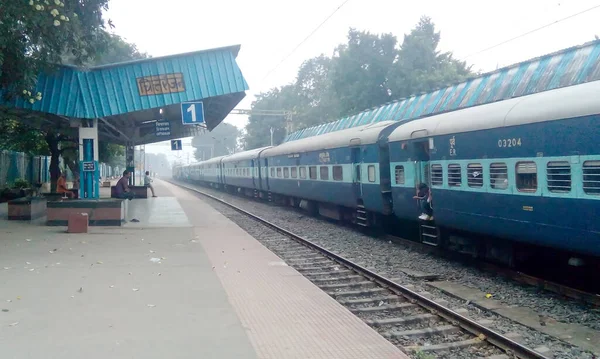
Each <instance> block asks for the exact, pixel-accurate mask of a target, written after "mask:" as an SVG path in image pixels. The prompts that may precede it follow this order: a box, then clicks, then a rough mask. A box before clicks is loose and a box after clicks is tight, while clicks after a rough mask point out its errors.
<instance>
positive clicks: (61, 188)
mask: <svg viewBox="0 0 600 359" xmlns="http://www.w3.org/2000/svg"><path fill="white" fill-rule="evenodd" d="M56 193H62V194H63V197H65V196H68V197H69V198H73V192H71V191H69V189H68V188H67V175H66V174H65V173H64V172H61V174H60V177H58V180H57V181H56Z"/></svg>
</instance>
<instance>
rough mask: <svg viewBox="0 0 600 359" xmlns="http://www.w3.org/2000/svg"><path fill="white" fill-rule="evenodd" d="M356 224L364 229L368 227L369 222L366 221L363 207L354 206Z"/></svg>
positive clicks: (365, 212)
mask: <svg viewBox="0 0 600 359" xmlns="http://www.w3.org/2000/svg"><path fill="white" fill-rule="evenodd" d="M356 224H358V225H359V226H364V227H367V226H368V225H369V220H368V219H367V211H366V210H365V206H363V205H361V204H359V205H358V206H356Z"/></svg>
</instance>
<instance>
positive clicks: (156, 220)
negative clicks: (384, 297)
mask: <svg viewBox="0 0 600 359" xmlns="http://www.w3.org/2000/svg"><path fill="white" fill-rule="evenodd" d="M155 189H156V192H157V195H158V196H159V197H158V198H148V199H136V200H133V201H131V202H130V204H129V208H128V212H129V213H128V218H132V217H135V218H136V219H137V220H138V221H139V222H128V223H126V224H125V225H124V226H121V227H90V228H89V233H87V234H69V233H66V232H65V228H63V227H47V226H45V225H43V223H40V224H36V223H22V222H15V221H7V220H6V219H5V217H4V216H2V217H0V309H1V310H2V311H1V312H0V356H1V357H2V358H58V357H60V358H90V359H93V358H144V359H150V358H241V359H243V358H248V359H250V358H277V359H280V358H328V359H333V358H386V359H388V358H407V356H406V355H405V354H403V353H402V352H401V351H400V350H399V349H398V348H397V347H395V346H394V345H392V344H391V343H389V342H388V341H387V340H385V339H384V338H383V337H381V336H380V335H379V334H378V333H377V332H375V331H374V330H373V329H371V328H370V327H368V326H367V325H366V324H364V323H363V322H362V321H361V320H360V319H358V318H356V317H355V316H354V315H353V314H352V313H350V312H349V311H348V310H347V309H346V308H344V307H343V306H341V305H340V304H338V303H337V302H336V301H335V300H334V299H333V298H331V297H329V296H328V295H327V294H326V293H324V292H322V291H321V290H320V289H319V288H317V287H316V286H315V285H313V284H312V283H311V282H310V281H309V280H308V279H306V278H304V277H303V276H302V275H300V274H299V273H298V272H297V271H295V270H294V269H292V268H290V267H288V266H286V265H285V263H283V262H282V260H281V259H280V258H279V257H277V256H276V255H275V254H273V253H272V252H270V251H269V250H267V249H266V248H265V247H264V246H262V244H260V243H259V242H258V241H257V240H255V239H254V238H252V237H251V236H250V235H249V234H247V233H246V232H245V231H243V230H242V229H241V228H239V227H238V226H237V225H235V224H234V223H233V222H231V221H230V220H228V219H227V218H226V217H224V216H223V215H222V214H220V213H219V212H217V211H216V210H214V209H213V208H212V207H210V206H209V205H208V204H207V203H205V202H204V201H202V200H201V199H200V198H198V197H196V196H194V195H192V194H190V193H189V192H187V191H185V190H183V189H180V188H178V187H176V186H174V185H171V184H169V183H166V182H162V181H155ZM0 212H1V209H0ZM0 214H2V213H0Z"/></svg>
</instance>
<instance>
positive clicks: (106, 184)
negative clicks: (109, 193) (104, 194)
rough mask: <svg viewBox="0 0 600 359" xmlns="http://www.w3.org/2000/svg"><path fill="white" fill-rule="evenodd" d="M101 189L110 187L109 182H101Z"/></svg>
mask: <svg viewBox="0 0 600 359" xmlns="http://www.w3.org/2000/svg"><path fill="white" fill-rule="evenodd" d="M102 187H110V181H104V182H102Z"/></svg>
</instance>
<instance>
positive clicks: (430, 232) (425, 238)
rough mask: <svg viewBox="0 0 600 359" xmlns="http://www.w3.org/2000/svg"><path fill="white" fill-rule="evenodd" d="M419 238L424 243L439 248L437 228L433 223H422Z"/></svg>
mask: <svg viewBox="0 0 600 359" xmlns="http://www.w3.org/2000/svg"><path fill="white" fill-rule="evenodd" d="M419 236H420V239H421V242H422V243H425V244H429V245H430V246H437V245H438V244H439V237H438V230H437V227H436V226H435V224H434V223H433V222H431V221H420V223H419Z"/></svg>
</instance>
